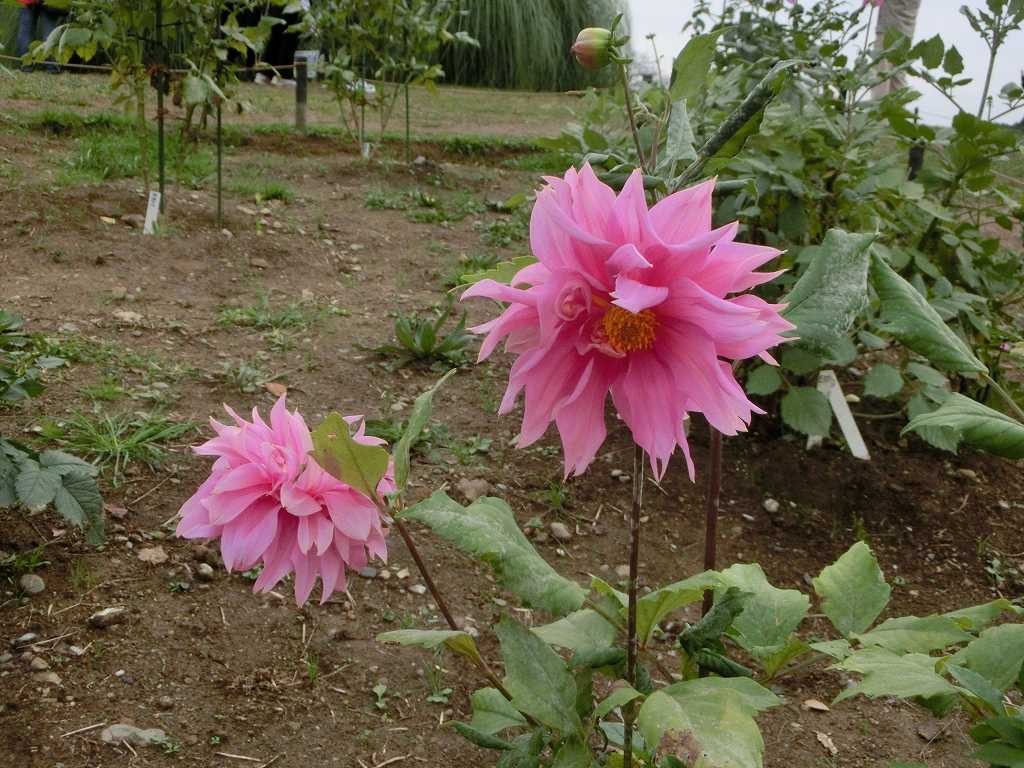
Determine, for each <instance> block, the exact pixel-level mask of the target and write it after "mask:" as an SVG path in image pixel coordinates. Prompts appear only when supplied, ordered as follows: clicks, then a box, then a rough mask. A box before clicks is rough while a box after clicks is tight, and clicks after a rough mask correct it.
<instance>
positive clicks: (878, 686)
mask: <svg viewBox="0 0 1024 768" xmlns="http://www.w3.org/2000/svg"><path fill="white" fill-rule="evenodd" d="M935 662H936V659H933V658H932V657H931V656H925V655H924V654H921V653H908V654H905V655H897V654H895V653H893V652H892V651H887V650H885V649H884V648H866V649H864V650H863V651H857V652H856V653H854V654H853V655H852V656H850V657H849V658H847V659H844V660H843V661H841V662H839V663H838V664H836V667H837V668H839V669H845V670H846V671H848V672H858V673H860V674H861V675H863V676H864V678H863V679H862V680H861V681H860V682H859V683H857V684H856V685H854V686H852V687H850V688H846V689H844V690H843V691H842V692H841V693H840V694H839V695H838V696H837V697H836V699H835V700H836V701H837V702H839V701H843V700H844V699H848V698H850V697H851V696H857V695H858V694H860V695H863V696H868V697H870V698H878V697H879V696H895V697H897V698H901V699H909V698H916V697H921V698H926V699H928V698H932V697H935V696H947V695H950V694H953V695H955V694H956V693H957V689H956V686H954V685H953V684H952V683H950V682H948V681H947V680H946V679H945V678H943V677H942V676H941V675H939V674H938V673H936V671H935Z"/></svg>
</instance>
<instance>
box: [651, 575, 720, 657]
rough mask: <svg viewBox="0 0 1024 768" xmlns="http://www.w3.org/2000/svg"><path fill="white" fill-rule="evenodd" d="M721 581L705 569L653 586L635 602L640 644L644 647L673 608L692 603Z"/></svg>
mask: <svg viewBox="0 0 1024 768" xmlns="http://www.w3.org/2000/svg"><path fill="white" fill-rule="evenodd" d="M721 584H722V581H721V579H720V578H719V576H718V574H717V573H715V572H714V571H705V572H704V573H698V574H696V575H695V576H691V577H690V578H688V579H683V580H682V581H677V582H675V583H674V584H669V585H668V586H665V587H662V588H661V589H656V590H654V591H653V592H651V593H650V594H647V595H644V596H643V597H641V598H640V599H639V600H637V602H636V634H637V640H638V641H639V643H640V645H641V646H646V645H647V643H648V641H650V639H651V634H652V633H653V632H654V628H655V627H657V626H658V623H659V622H660V621H661V620H662V619H664V618H665V617H666V616H668V615H669V614H670V613H672V611H675V610H677V609H679V608H682V607H683V606H684V605H689V604H690V603H695V602H697V601H698V600H701V599H702V598H703V597H704V592H705V591H706V590H708V589H714V588H715V587H717V586H719V585H721Z"/></svg>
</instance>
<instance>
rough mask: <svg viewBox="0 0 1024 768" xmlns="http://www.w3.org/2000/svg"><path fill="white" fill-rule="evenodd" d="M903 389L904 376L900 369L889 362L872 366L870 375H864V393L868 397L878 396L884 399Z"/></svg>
mask: <svg viewBox="0 0 1024 768" xmlns="http://www.w3.org/2000/svg"><path fill="white" fill-rule="evenodd" d="M901 389H903V376H902V375H900V372H899V370H898V369H896V368H894V367H893V366H891V365H889V364H888V363H878V364H877V365H873V366H871V370H870V371H868V375H867V376H865V377H864V394H865V395H866V396H868V397H878V398H881V399H883V400H885V399H887V398H890V397H892V396H893V395H897V394H899V392H900V390H901Z"/></svg>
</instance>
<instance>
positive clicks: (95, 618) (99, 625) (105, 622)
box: [89, 608, 128, 629]
mask: <svg viewBox="0 0 1024 768" xmlns="http://www.w3.org/2000/svg"><path fill="white" fill-rule="evenodd" d="M127 618H128V611H126V610H125V609H124V608H104V609H103V610H102V611H97V612H96V613H94V614H93V615H92V616H90V617H89V626H90V627H95V628H96V629H106V628H107V627H112V626H114V625H115V624H121V623H123V622H124V621H125V620H126V619H127Z"/></svg>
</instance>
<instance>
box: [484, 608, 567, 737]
mask: <svg viewBox="0 0 1024 768" xmlns="http://www.w3.org/2000/svg"><path fill="white" fill-rule="evenodd" d="M495 633H496V634H497V635H498V641H499V642H500V643H501V657H502V659H503V660H504V662H505V681H504V682H505V687H506V688H507V689H508V691H509V693H511V694H512V703H513V704H514V705H515V707H516V708H517V709H518V710H519V711H520V712H524V713H526V714H528V715H530V716H532V717H533V718H534V719H535V720H536V721H537V722H539V723H542V724H544V725H546V726H548V727H549V728H554V729H555V730H556V731H560V732H562V733H563V734H565V735H567V736H568V735H573V734H581V733H582V732H583V723H582V722H580V716H579V715H578V714H577V713H576V681H575V680H574V679H573V676H572V674H570V672H569V670H568V668H567V667H566V666H565V662H564V661H563V660H562V658H561V657H560V656H559V655H558V654H557V653H555V652H554V651H553V650H551V648H550V647H548V645H547V643H545V642H544V641H543V640H541V639H540V638H539V637H537V636H536V635H535V634H533V632H531V631H530V630H528V629H527V628H526V627H524V626H523V625H522V624H520V623H519V622H517V621H515V620H514V619H512V618H509V617H508V616H506V617H504V618H502V620H501V621H500V622H499V623H498V625H497V627H496V628H495Z"/></svg>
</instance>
